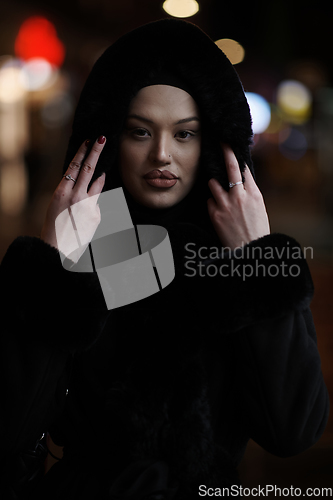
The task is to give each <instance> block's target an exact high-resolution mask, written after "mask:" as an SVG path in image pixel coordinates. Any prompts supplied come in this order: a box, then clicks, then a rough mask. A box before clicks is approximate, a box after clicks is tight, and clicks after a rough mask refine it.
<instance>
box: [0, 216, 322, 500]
mask: <svg viewBox="0 0 333 500" xmlns="http://www.w3.org/2000/svg"><path fill="white" fill-rule="evenodd" d="M169 235H170V240H171V242H172V248H173V251H174V255H178V256H181V255H183V256H184V257H183V258H178V259H175V263H176V279H175V280H174V281H173V282H172V283H171V284H170V285H169V286H168V287H166V288H165V289H163V290H162V291H161V292H159V293H158V294H155V295H153V296H151V297H148V298H147V299H144V300H142V301H139V302H138V303H135V304H132V305H129V306H125V307H122V308H120V309H118V310H114V311H110V312H108V311H105V305H104V303H103V301H104V299H103V297H102V295H101V292H100V289H99V285H98V282H97V280H96V277H95V276H92V275H89V274H85V273H70V272H68V271H65V270H64V269H63V268H62V267H61V263H60V259H59V255H58V253H57V251H56V250H55V249H53V248H51V247H49V246H48V245H47V244H45V243H44V242H42V241H40V240H39V239H37V238H28V237H25V238H23V237H22V238H18V239H17V240H15V241H14V243H13V244H12V245H11V247H10V248H9V250H8V252H7V254H6V256H5V258H4V260H3V263H2V266H1V282H2V284H3V286H5V288H6V291H7V294H6V296H7V300H6V301H5V303H4V306H5V307H4V310H3V314H2V317H3V318H5V327H4V333H3V336H2V342H3V344H4V346H3V348H2V351H1V352H2V353H6V357H5V360H4V362H3V363H2V369H4V371H5V378H4V377H2V381H6V382H5V387H4V388H3V394H4V408H5V412H4V420H3V422H1V423H2V432H3V443H4V444H5V446H4V447H3V453H4V454H3V459H4V460H5V461H6V463H7V464H8V463H10V460H9V461H8V457H15V456H17V454H18V453H19V452H20V450H24V449H26V448H29V447H31V446H32V445H33V443H35V441H36V439H37V438H38V437H39V436H40V435H41V432H42V431H45V430H47V429H48V430H49V431H50V432H51V435H52V436H53V439H54V440H55V441H56V442H57V443H59V444H61V445H65V455H64V459H63V460H62V461H60V462H59V463H58V464H57V465H55V466H54V467H53V468H52V469H51V471H50V473H49V474H48V475H47V476H45V478H44V481H42V482H41V483H40V484H39V488H38V489H37V492H35V494H34V495H33V496H32V498H45V497H46V496H47V497H48V498H59V497H61V498H68V499H75V498H81V497H82V495H83V494H84V493H85V494H88V493H89V497H90V498H92V499H94V498H96V499H97V498H98V499H99V498H111V499H114V500H115V499H120V498H133V499H137V500H139V499H148V498H150V499H161V498H175V499H192V498H193V499H194V498H197V497H198V488H199V487H200V485H206V486H207V487H213V488H223V487H231V486H232V485H237V484H239V481H238V478H237V474H236V467H237V464H238V463H239V461H240V459H241V457H242V454H243V452H244V449H245V446H246V443H247V441H248V439H249V438H253V439H254V440H255V441H256V442H257V443H259V444H260V445H261V446H263V447H264V448H265V449H266V450H268V451H270V452H271V453H274V454H276V455H279V456H290V455H293V454H296V453H299V452H300V451H303V450H304V449H306V448H308V447H309V446H311V445H312V444H314V443H315V442H316V441H317V440H318V439H319V437H320V435H321V434H322V432H323V430H324V428H325V424H326V421H327V417H328V396H327V390H326V387H325V384H324V381H323V378H322V374H321V369H320V358H319V354H318V351H317V347H316V336H315V331H314V327H313V322H312V317H311V313H310V310H309V308H308V304H309V302H310V299H311V296H312V291H313V289H312V281H311V277H310V274H309V271H308V267H307V264H306V261H305V259H304V257H303V256H302V255H301V253H300V252H301V249H300V247H299V245H298V244H297V243H296V242H295V240H293V239H292V238H289V237H287V236H284V235H278V234H275V235H269V236H266V237H263V238H261V239H259V240H256V241H254V242H252V243H251V244H249V245H247V246H246V247H245V249H251V248H253V247H256V248H257V249H258V248H261V249H263V250H264V254H265V253H266V255H267V256H268V255H270V253H271V250H270V249H271V248H272V247H274V248H275V249H277V251H278V252H280V253H281V252H283V251H284V252H287V249H288V248H292V249H293V252H294V257H293V258H291V257H290V256H289V259H288V258H287V254H285V256H284V257H283V258H282V259H281V258H279V257H277V256H275V257H274V258H272V257H267V258H261V259H260V264H261V265H262V266H263V267H264V268H265V270H266V278H264V277H262V278H258V277H249V278H246V279H245V281H244V280H243V276H244V275H243V272H244V271H246V272H247V273H248V268H247V267H245V266H248V265H254V266H255V261H256V259H253V258H251V256H249V257H246V255H245V256H242V257H240V256H238V257H236V256H231V257H230V258H229V257H224V258H223V259H219V260H215V261H214V262H213V264H214V265H216V266H217V267H218V268H219V267H220V266H221V265H225V266H227V267H224V268H223V273H224V275H227V273H228V272H230V273H231V269H232V268H234V269H235V266H239V267H238V272H239V273H240V274H241V276H240V277H239V276H238V275H237V272H236V273H235V274H234V276H233V277H230V278H228V277H225V278H222V277H221V276H216V277H209V276H208V274H204V269H208V267H207V264H208V266H212V262H211V261H209V262H208V263H207V262H206V266H205V265H204V264H205V263H204V262H202V263H201V276H199V275H198V276H196V277H194V276H191V277H190V276H186V274H187V275H189V274H193V269H195V268H196V264H193V262H192V260H191V262H192V264H191V269H192V271H189V266H187V268H186V267H185V265H184V264H186V263H187V264H188V261H189V259H188V258H187V257H189V256H191V255H192V254H191V253H190V252H189V251H188V250H185V251H184V246H185V245H186V243H188V242H191V243H192V245H191V246H190V247H187V248H192V249H194V248H195V246H194V245H196V248H199V247H200V246H202V244H203V242H204V243H205V246H207V241H208V240H209V239H208V236H207V234H204V233H203V231H202V230H200V229H198V228H197V227H195V226H193V225H190V224H184V223H180V224H177V225H175V226H174V227H173V228H171V227H170V228H169ZM210 243H212V241H210ZM212 248H214V247H212ZM181 249H183V251H182V252H181ZM283 249H285V250H283ZM296 249H297V252H296ZM296 253H297V254H298V258H295V254H296ZM249 255H250V254H249ZM290 255H291V253H290ZM193 260H195V259H193ZM282 261H283V262H284V263H285V266H284V273H285V275H287V274H288V273H289V274H288V276H286V277H282V276H276V277H270V276H269V272H268V268H269V266H272V265H273V264H274V265H276V266H279V268H281V263H282ZM295 265H297V266H299V269H300V273H299V275H298V276H297V277H296V276H295V277H292V274H296V273H295V268H293V269H292V267H291V266H295ZM44 269H47V273H45V271H44ZM212 269H214V268H212V267H210V269H209V272H210V273H211V274H212ZM271 269H273V268H271ZM262 270H263V268H262ZM290 271H291V272H290ZM263 272H264V271H263ZM65 290H66V291H67V293H66V299H64V291H65ZM69 365H70V367H69ZM69 372H71V374H70V375H69ZM66 389H69V392H68V395H67V396H65V394H66ZM5 470H6V469H5ZM12 473H13V472H12ZM5 477H6V479H8V477H10V476H9V474H7V475H5ZM123 490H124V491H123ZM53 495H54V496H53ZM126 495H127V496H126ZM149 495H150V496H149ZM158 495H160V496H158ZM8 498H10V497H8ZM13 498H15V497H13Z"/></svg>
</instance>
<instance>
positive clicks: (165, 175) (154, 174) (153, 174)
mask: <svg viewBox="0 0 333 500" xmlns="http://www.w3.org/2000/svg"><path fill="white" fill-rule="evenodd" d="M143 177H144V178H145V179H178V177H177V175H176V174H173V173H172V172H169V170H159V169H157V168H155V169H154V170H151V171H150V172H148V174H146V175H144V176H143Z"/></svg>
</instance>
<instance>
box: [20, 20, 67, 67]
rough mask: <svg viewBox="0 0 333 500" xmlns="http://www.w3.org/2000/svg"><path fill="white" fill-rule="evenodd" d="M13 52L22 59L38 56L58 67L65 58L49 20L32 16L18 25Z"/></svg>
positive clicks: (26, 59) (60, 43)
mask: <svg viewBox="0 0 333 500" xmlns="http://www.w3.org/2000/svg"><path fill="white" fill-rule="evenodd" d="M15 53H16V55H17V57H19V58H20V59H23V60H24V61H28V60H29V59H33V58H36V57H38V58H42V59H46V60H47V61H48V62H49V63H50V64H53V65H54V66H57V67H60V66H61V65H62V63H63V61H64V58H65V47H64V45H63V43H62V42H61V41H60V40H59V39H58V36H57V32H56V29H55V27H54V25H53V24H52V23H51V22H50V21H48V20H47V19H45V18H44V17H40V16H33V17H29V18H28V19H27V20H26V21H24V23H23V24H22V26H21V27H20V30H19V32H18V35H17V37H16V40H15Z"/></svg>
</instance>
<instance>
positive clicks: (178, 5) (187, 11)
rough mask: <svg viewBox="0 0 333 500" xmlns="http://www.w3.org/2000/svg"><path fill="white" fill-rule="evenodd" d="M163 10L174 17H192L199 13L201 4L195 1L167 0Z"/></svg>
mask: <svg viewBox="0 0 333 500" xmlns="http://www.w3.org/2000/svg"><path fill="white" fill-rule="evenodd" d="M163 9H164V10H165V12H166V13H167V14H169V15H170V16H173V17H181V18H183V17H191V16H194V14H196V13H197V12H198V11H199V4H198V2H196V1H195V0H165V2H164V3H163Z"/></svg>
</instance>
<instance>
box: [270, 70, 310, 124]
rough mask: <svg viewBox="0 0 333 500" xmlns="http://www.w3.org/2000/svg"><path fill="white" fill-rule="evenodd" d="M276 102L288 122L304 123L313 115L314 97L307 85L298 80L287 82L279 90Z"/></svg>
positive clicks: (280, 85)
mask: <svg viewBox="0 0 333 500" xmlns="http://www.w3.org/2000/svg"><path fill="white" fill-rule="evenodd" d="M276 100H277V104H278V106H279V108H280V109H281V111H282V112H283V114H284V117H285V119H286V120H287V121H289V122H290V123H294V124H300V123H304V122H306V121H307V120H308V118H309V117H310V114H311V104H312V96H311V93H310V91H309V90H308V89H307V87H306V86H305V85H303V84H302V83H301V82H298V81H297V80H285V81H283V82H281V83H280V84H279V86H278V88H277V94H276Z"/></svg>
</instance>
